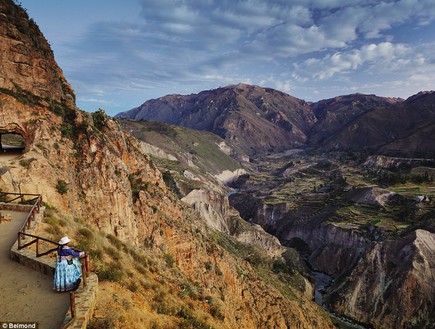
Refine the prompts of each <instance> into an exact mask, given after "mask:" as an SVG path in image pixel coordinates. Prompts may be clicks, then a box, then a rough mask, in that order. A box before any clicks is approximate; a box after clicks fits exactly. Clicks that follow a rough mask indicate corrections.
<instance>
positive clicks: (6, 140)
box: [0, 130, 26, 156]
mask: <svg viewBox="0 0 435 329" xmlns="http://www.w3.org/2000/svg"><path fill="white" fill-rule="evenodd" d="M25 149H26V143H25V140H24V138H23V136H22V135H21V134H20V133H18V132H10V131H5V130H0V156H18V155H20V154H22V153H23V152H24V150H25Z"/></svg>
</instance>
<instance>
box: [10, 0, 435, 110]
mask: <svg viewBox="0 0 435 329" xmlns="http://www.w3.org/2000/svg"><path fill="white" fill-rule="evenodd" d="M16 1H17V2H18V3H20V4H21V6H22V7H23V8H25V9H26V10H27V13H28V14H29V16H30V17H31V18H33V19H34V20H35V22H36V23H37V24H38V26H39V28H40V29H41V31H42V33H43V34H44V36H45V38H46V39H47V40H48V41H49V43H50V44H51V47H52V49H53V51H54V55H55V58H56V61H57V63H58V64H59V66H60V67H61V69H62V70H63V72H64V74H65V76H66V78H67V80H68V82H69V83H70V84H71V85H72V87H73V88H74V90H75V92H76V96H77V106H78V107H79V108H80V109H82V110H86V111H90V112H94V111H96V110H98V109H100V108H102V109H104V110H105V111H106V113H107V114H108V115H111V116H114V115H116V114H117V113H119V112H122V111H127V110H130V109H132V108H134V107H137V106H139V105H141V104H142V103H144V102H145V101H147V100H149V99H154V98H158V97H162V96H165V95H168V94H183V95H187V94H192V93H198V92H200V91H202V90H209V89H215V88H218V87H224V86H227V85H233V84H238V83H248V84H253V85H258V86H262V87H269V88H274V89H277V90H280V91H283V92H285V93H287V94H290V95H292V96H294V97H297V98H300V99H304V100H306V101H318V100H321V99H326V98H332V97H335V96H339V95H346V94H352V93H365V94H376V95H378V96H385V97H401V98H405V99H406V98H408V97H409V96H411V95H414V94H416V93H418V92H419V91H425V90H433V89H435V51H434V49H435V1H434V0H122V1H121V0H117V1H115V0H74V1H59V0H21V1H20V0H16Z"/></svg>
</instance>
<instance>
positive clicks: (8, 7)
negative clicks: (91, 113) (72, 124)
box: [0, 0, 75, 106]
mask: <svg viewBox="0 0 435 329" xmlns="http://www.w3.org/2000/svg"><path fill="white" fill-rule="evenodd" d="M0 29H1V30H0V62H1V65H2V74H1V75H0V88H4V89H7V90H11V91H15V92H20V91H25V92H30V93H32V94H34V95H36V96H39V97H41V98H42V99H43V100H44V101H45V102H49V103H52V102H57V103H65V104H66V105H68V106H72V105H73V104H74V102H75V95H74V91H73V90H72V88H71V86H70V85H69V84H68V83H67V81H66V80H65V78H64V76H63V73H62V70H61V69H60V68H59V66H58V65H57V64H56V61H55V59H54V56H53V52H52V51H51V48H50V45H49V44H48V42H47V41H46V40H45V38H41V37H40V35H41V32H40V31H39V28H38V26H37V25H36V23H35V22H34V21H33V20H32V19H29V17H28V15H27V13H26V12H25V11H24V10H22V9H21V8H19V7H17V6H14V5H12V1H11V0H1V1H0Z"/></svg>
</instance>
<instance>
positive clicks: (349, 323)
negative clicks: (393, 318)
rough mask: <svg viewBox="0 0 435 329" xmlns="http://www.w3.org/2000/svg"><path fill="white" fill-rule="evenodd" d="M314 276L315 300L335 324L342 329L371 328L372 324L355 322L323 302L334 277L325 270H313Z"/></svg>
mask: <svg viewBox="0 0 435 329" xmlns="http://www.w3.org/2000/svg"><path fill="white" fill-rule="evenodd" d="M311 273H312V278H313V280H314V282H315V284H314V301H315V302H316V304H317V305H320V306H322V307H323V309H324V310H325V311H326V312H327V313H328V315H329V316H330V317H331V318H332V319H333V320H334V324H335V325H336V326H337V327H338V328H340V329H370V328H372V327H371V326H363V325H361V324H358V323H355V322H354V321H353V320H351V319H348V318H345V317H343V316H341V315H338V314H336V313H333V312H331V311H330V310H329V309H328V306H327V305H325V303H324V302H323V296H324V295H325V293H326V291H327V289H328V287H329V286H330V285H331V283H333V282H334V278H333V277H332V276H330V275H327V274H325V273H323V272H317V271H312V272H311Z"/></svg>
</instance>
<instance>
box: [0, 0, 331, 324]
mask: <svg viewBox="0 0 435 329" xmlns="http://www.w3.org/2000/svg"><path fill="white" fill-rule="evenodd" d="M0 4H1V12H2V14H1V15H0V16H1V20H2V21H1V22H2V26H1V29H2V38H3V40H2V43H1V47H3V48H4V49H2V50H4V51H2V56H3V57H1V60H2V61H3V62H4V63H3V62H2V63H1V66H0V67H1V70H2V74H1V77H2V79H3V80H2V84H1V88H2V89H1V90H0V106H1V117H0V132H3V133H5V132H8V133H17V134H19V135H21V136H23V139H24V142H25V151H24V152H23V154H22V155H20V156H19V157H17V158H15V159H12V160H1V162H0V163H1V171H0V174H1V176H0V189H1V190H4V191H15V192H18V191H20V192H23V193H41V194H42V196H43V198H44V201H45V202H46V203H47V204H48V205H49V206H51V207H54V208H56V209H57V211H58V212H60V213H61V214H62V215H63V216H65V217H67V218H68V222H69V223H73V224H71V225H74V226H75V227H76V228H77V229H78V230H80V229H82V232H85V234H87V235H88V236H91V235H90V234H91V233H89V231H86V229H85V226H86V227H88V228H91V229H92V230H94V231H96V232H98V234H102V235H103V236H104V237H107V235H106V233H109V234H110V235H109V236H115V237H117V238H118V239H119V240H120V241H122V243H124V244H125V245H124V247H125V246H127V247H128V248H134V250H139V251H140V250H147V251H148V252H149V257H150V260H149V261H147V263H150V264H156V263H157V262H158V261H160V260H161V259H162V258H164V257H166V259H167V260H168V263H171V264H172V265H173V266H174V267H173V268H171V269H169V270H167V272H166V274H165V276H161V278H160V281H159V282H170V284H171V286H173V287H179V285H181V283H182V282H186V281H188V282H190V283H192V284H193V283H194V284H195V285H197V286H199V287H201V291H202V292H203V294H202V295H201V296H209V297H210V296H211V297H213V299H214V300H217V301H218V302H217V303H219V307H220V311H219V314H220V315H219V316H218V317H216V316H213V314H215V313H213V309H212V308H211V306H210V305H208V304H207V302H206V301H205V300H202V301H193V300H191V299H188V300H185V301H184V304H185V305H186V306H185V308H190V306H191V305H193V304H192V303H201V307H202V308H203V312H204V313H206V314H208V315H207V316H206V317H205V319H206V320H207V321H210V322H211V323H213V325H214V326H215V327H222V328H241V327H244V328H260V327H267V326H270V327H280V328H284V327H299V328H310V327H315V326H320V327H322V328H333V326H332V324H331V322H330V320H329V319H328V318H327V316H326V315H325V314H324V312H323V311H322V310H320V309H319V308H318V307H317V306H316V305H314V303H313V302H312V301H311V297H308V296H306V295H305V293H304V290H305V287H304V286H303V285H302V287H300V288H298V289H296V288H292V287H284V288H283V289H284V290H287V291H291V293H287V294H286V293H284V292H283V290H281V289H280V285H279V284H273V282H272V280H271V279H270V278H267V280H266V279H265V278H264V277H262V276H261V275H260V274H259V273H258V272H257V271H256V270H255V269H254V268H253V267H252V266H251V264H250V263H249V262H247V261H246V260H244V259H241V258H240V257H237V255H234V254H232V253H231V252H229V251H228V250H226V249H225V248H224V247H222V246H221V245H219V244H218V243H217V242H216V241H214V240H213V239H212V237H209V236H208V234H209V233H207V232H208V229H206V228H205V225H204V223H203V222H202V220H201V218H200V217H199V216H197V215H196V214H195V213H194V212H193V211H192V209H191V208H189V207H188V206H186V205H185V204H184V203H182V202H180V201H179V200H178V199H177V198H176V196H175V195H174V194H173V193H171V192H169V191H168V189H167V187H166V185H165V183H164V181H163V179H162V175H161V173H160V172H159V170H158V169H157V168H156V167H155V166H154V164H153V163H152V162H151V160H150V158H149V157H148V156H147V155H145V154H144V153H143V151H142V148H141V145H140V143H139V142H138V141H137V140H135V139H134V138H133V137H131V136H130V135H129V134H127V133H124V132H123V131H122V130H121V129H120V127H119V125H118V123H117V122H116V121H114V120H112V119H110V118H108V117H106V116H105V114H104V112H102V111H100V112H96V113H93V114H90V113H85V112H82V111H79V110H77V109H76V108H75V106H74V101H73V92H72V90H71V89H70V88H69V86H68V85H67V84H66V82H65V80H64V78H63V77H62V75H61V71H60V70H59V69H58V67H57V66H56V65H54V60H53V62H51V60H52V59H53V54H52V53H51V51H49V48H44V47H45V46H47V45H46V44H44V42H45V41H44V40H43V37H42V35H41V34H40V32H39V31H38V30H37V29H36V27H35V25H34V24H33V23H32V22H30V21H25V19H26V15H25V13H24V11H23V10H22V9H21V8H19V7H17V6H15V5H14V4H13V2H12V1H7V0H4V1H3V0H2V1H1V2H0ZM26 24H28V26H29V28H30V30H29V32H28V33H22V32H19V31H20V29H21V27H20V26H21V25H25V26H27V25H26ZM5 31H6V32H5ZM11 33H12V34H13V35H10V34H11ZM31 40H33V41H35V40H37V41H35V42H36V43H32V42H31ZM38 42H40V43H41V44H42V45H43V46H42V47H43V49H44V51H46V53H40V49H39V48H38V44H37V43H38ZM17 45H21V46H20V47H24V48H22V50H21V52H20V53H19V54H20V59H19V60H17V59H16V58H15V59H13V60H12V59H11V58H12V57H10V56H18V55H16V54H18V53H17V52H16V51H14V49H15V48H14V47H16V46H17ZM23 45H24V46H23ZM26 49H27V50H26ZM41 51H42V50H41ZM42 54H43V55H42ZM44 58H45V59H47V60H46V62H44V61H43V59H44ZM18 62H20V63H21V62H22V63H25V64H17V63H18ZM52 64H53V66H51V65H52ZM44 65H47V66H44ZM19 67H21V68H19ZM30 74H31V75H32V76H29V75H30ZM17 85H18V86H19V87H17ZM222 205H223V206H224V205H225V203H222ZM44 225H46V226H48V227H50V225H51V224H50V223H49V222H46V223H44ZM81 225H82V226H81ZM53 228H54V226H53ZM88 230H89V229H88ZM86 232H88V233H86ZM64 233H68V234H69V233H72V232H64ZM91 243H93V242H92V241H91ZM121 246H122V245H121ZM113 247H116V245H113ZM113 247H111V248H112V249H114V248H113ZM126 250H127V249H126ZM139 251H138V252H139ZM123 252H124V251H123ZM138 252H136V253H135V255H137V253H138ZM102 253H103V252H102V251H100V252H99V253H96V254H95V255H94V256H93V261H94V262H98V261H100V259H99V258H98V257H99V256H98V255H101V254H102ZM114 254H116V250H115V251H113V250H110V255H111V257H113V255H114ZM112 261H114V258H112ZM142 261H143V262H144V263H145V261H146V259H145V261H144V260H143V259H142ZM117 262H118V270H119V271H122V268H123V266H124V265H126V263H125V262H127V260H125V259H123V258H120V257H119V258H118V259H117ZM110 264H111V266H112V265H113V264H114V263H113V262H112V263H110ZM205 264H207V267H206V266H205ZM135 266H136V267H137V266H141V265H140V264H137V261H136V264H135ZM207 268H216V269H219V271H217V270H216V271H210V270H207ZM152 269H153V271H154V272H156V271H157V270H158V269H157V267H156V266H155V265H152ZM126 274H128V275H133V274H132V273H126ZM154 275H156V274H154ZM126 276H127V275H126ZM162 280H166V281H162ZM105 288H107V289H109V291H112V292H113V291H114V290H110V289H112V288H111V287H107V286H105ZM281 288H282V284H281ZM118 289H121V290H122V289H124V290H126V289H127V288H125V286H122V285H119V286H118ZM308 289H309V288H308ZM146 293H147V294H150V295H151V299H153V298H154V299H157V298H158V291H155V290H153V287H148V286H147V287H146ZM108 296H110V297H109V299H110V300H109V301H110V302H116V299H117V296H116V295H115V294H114V293H109V294H108ZM105 302H106V301H105ZM189 303H191V304H189ZM135 307H136V306H135ZM124 311H125V312H127V313H128V312H130V311H132V310H129V309H125V310H124ZM194 311H195V310H194ZM215 315H216V314H215ZM153 316H154V317H155V318H158V317H164V316H165V315H162V314H161V313H160V312H159V311H155V310H154V312H153ZM185 317H186V315H185ZM179 318H180V316H179V317H178V318H176V317H175V315H174V314H173V315H172V316H171V317H170V316H167V317H165V318H164V321H169V322H166V324H168V323H170V324H171V323H172V324H174V326H175V325H176V324H177V323H178V322H177V321H179ZM189 319H190V318H189ZM171 321H172V322H171ZM124 324H125V323H124ZM130 325H131V327H132V328H133V327H134V326H135V324H134V323H130ZM120 326H122V325H120Z"/></svg>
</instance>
